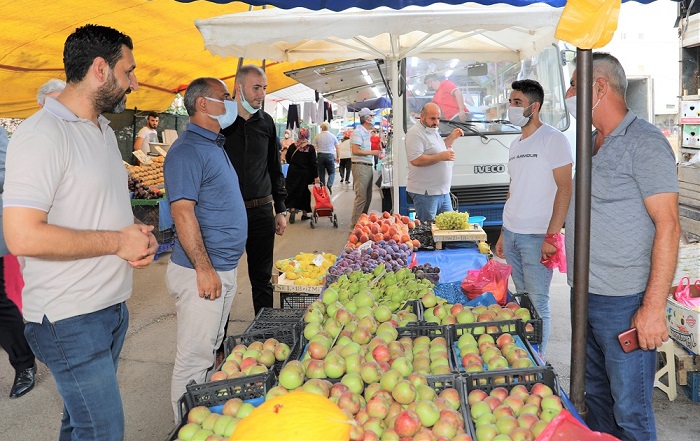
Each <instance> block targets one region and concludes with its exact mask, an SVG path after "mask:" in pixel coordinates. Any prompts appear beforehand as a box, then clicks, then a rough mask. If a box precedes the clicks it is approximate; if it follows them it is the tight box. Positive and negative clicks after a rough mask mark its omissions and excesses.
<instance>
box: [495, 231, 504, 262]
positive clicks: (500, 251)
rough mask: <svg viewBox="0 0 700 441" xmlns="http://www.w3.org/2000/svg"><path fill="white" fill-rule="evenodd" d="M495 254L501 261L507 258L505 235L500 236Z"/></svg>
mask: <svg viewBox="0 0 700 441" xmlns="http://www.w3.org/2000/svg"><path fill="white" fill-rule="evenodd" d="M495 254H496V256H498V257H500V258H501V259H505V258H506V255H505V254H504V253H503V234H501V235H500V236H498V241H497V242H496V251H495Z"/></svg>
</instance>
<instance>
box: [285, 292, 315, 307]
mask: <svg viewBox="0 0 700 441" xmlns="http://www.w3.org/2000/svg"><path fill="white" fill-rule="evenodd" d="M320 296H321V295H320V294H300V293H292V292H281V293H280V308H281V309H301V310H306V309H308V307H309V306H311V304H312V303H313V302H314V300H318V299H319V298H320Z"/></svg>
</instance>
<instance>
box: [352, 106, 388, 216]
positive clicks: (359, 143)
mask: <svg viewBox="0 0 700 441" xmlns="http://www.w3.org/2000/svg"><path fill="white" fill-rule="evenodd" d="M359 115H360V125H359V126H357V128H356V129H355V130H354V131H353V132H352V136H351V137H350V148H351V149H352V183H353V187H354V190H355V205H354V206H353V208H352V224H351V225H352V226H353V227H354V226H355V224H356V223H357V219H359V218H360V214H362V213H367V210H369V205H370V204H371V203H372V177H373V176H374V174H373V173H372V171H373V170H374V159H372V157H373V156H379V154H381V150H372V144H371V143H370V140H369V138H370V136H371V133H370V132H369V131H370V129H371V128H372V126H373V125H374V121H373V119H374V113H373V112H372V111H371V110H369V109H368V108H367V107H363V108H362V109H361V110H360V113H359Z"/></svg>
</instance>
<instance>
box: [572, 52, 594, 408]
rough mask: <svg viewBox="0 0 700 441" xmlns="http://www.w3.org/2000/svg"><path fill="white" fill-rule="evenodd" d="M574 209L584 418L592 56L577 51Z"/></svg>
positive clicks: (575, 311)
mask: <svg viewBox="0 0 700 441" xmlns="http://www.w3.org/2000/svg"><path fill="white" fill-rule="evenodd" d="M576 60H577V62H576V97H577V98H576V115H577V116H578V118H577V119H576V206H575V227H576V235H575V237H574V286H573V293H572V295H573V298H572V302H571V304H572V307H571V308H572V310H571V387H570V395H571V402H572V403H573V405H574V407H575V408H576V410H577V411H578V413H579V414H580V415H581V417H583V418H584V419H585V418H586V416H587V415H588V409H587V408H586V403H585V388H586V338H587V336H586V334H587V329H588V277H589V269H590V244H591V168H592V166H591V164H592V157H593V155H592V152H593V148H592V147H593V145H592V144H593V142H592V133H591V124H592V110H591V102H592V95H593V86H592V84H593V79H592V77H593V53H592V51H591V50H590V49H580V48H577V55H576Z"/></svg>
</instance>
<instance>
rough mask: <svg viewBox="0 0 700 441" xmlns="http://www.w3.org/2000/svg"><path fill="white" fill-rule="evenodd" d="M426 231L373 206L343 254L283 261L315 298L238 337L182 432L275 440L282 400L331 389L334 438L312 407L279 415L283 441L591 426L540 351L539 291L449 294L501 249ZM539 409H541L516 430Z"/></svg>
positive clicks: (483, 435)
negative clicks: (440, 238)
mask: <svg viewBox="0 0 700 441" xmlns="http://www.w3.org/2000/svg"><path fill="white" fill-rule="evenodd" d="M465 216H466V214H465ZM419 227H420V225H419V223H418V225H417V224H416V222H414V221H411V220H410V219H409V218H408V217H405V216H404V217H402V216H398V215H391V214H389V213H370V214H369V215H362V216H361V217H360V219H359V220H358V223H357V224H356V225H355V227H354V229H353V230H352V232H351V233H350V236H349V239H348V242H347V244H346V247H345V249H344V250H343V251H342V252H341V253H340V254H339V255H338V256H337V257H336V256H334V255H330V254H326V253H299V254H297V255H296V256H294V257H290V258H288V259H282V260H279V261H277V262H276V263H275V266H276V268H277V270H278V274H277V277H276V278H274V279H273V282H274V286H275V290H277V291H279V292H280V294H284V295H285V296H288V297H291V298H295V296H298V297H296V299H297V300H300V299H303V303H302V302H300V301H299V302H294V301H293V302H291V303H290V302H287V301H284V302H282V304H281V305H280V306H281V308H279V309H268V308H264V309H263V310H262V311H261V312H260V313H259V314H258V316H257V317H256V318H255V320H254V321H253V323H252V324H251V325H250V327H249V328H248V329H247V331H246V333H244V334H242V335H239V336H231V337H228V338H227V339H226V342H225V348H226V354H225V355H226V359H225V361H224V362H223V363H222V364H221V365H220V366H219V367H218V368H217V370H216V372H215V373H214V374H213V375H212V377H211V381H209V382H207V383H203V384H201V385H197V384H191V385H189V386H188V388H187V393H185V395H184V396H183V397H182V399H181V401H180V408H181V411H182V418H183V421H182V422H181V423H180V424H179V425H178V427H177V428H176V429H175V430H174V431H173V433H172V434H171V435H170V437H169V438H168V439H170V440H176V439H183V440H184V439H198V438H193V437H195V436H197V435H195V434H197V433H199V435H198V436H203V435H204V434H206V435H207V436H209V435H211V434H217V435H219V436H220V437H221V439H228V438H229V437H231V438H230V439H247V437H248V436H251V434H252V433H254V432H253V429H252V427H257V431H255V433H256V434H257V435H256V436H258V435H259V436H274V435H272V434H271V433H268V432H267V431H266V430H263V429H261V427H262V426H261V424H262V422H263V421H265V422H266V424H268V425H269V424H270V423H269V418H272V416H271V415H270V413H269V412H270V410H269V409H270V408H271V407H272V409H273V414H274V408H275V407H274V406H283V407H282V408H284V406H285V405H286V404H287V403H292V402H293V403H295V405H300V403H305V401H304V400H305V399H306V398H305V397H306V396H307V395H309V394H310V395H315V396H318V395H320V396H321V397H323V398H324V399H323V400H320V401H314V403H315V404H314V405H313V406H312V405H311V404H309V406H310V407H309V410H310V411H312V412H313V417H311V416H309V417H308V418H312V419H313V424H312V426H314V427H316V428H319V427H320V428H323V430H322V433H323V434H325V436H326V438H323V435H321V434H315V430H316V429H314V431H310V430H309V429H308V427H307V426H303V427H304V428H303V430H302V431H301V432H297V431H298V430H301V428H300V427H299V426H298V420H299V419H303V418H305V417H304V416H303V413H302V414H294V418H295V419H297V422H296V423H293V422H290V421H287V420H286V419H285V418H282V417H280V418H279V419H278V422H276V423H275V425H274V427H275V431H276V433H277V434H278V435H279V434H280V433H284V435H283V436H279V438H278V439H297V438H295V437H294V434H295V433H300V434H303V435H299V436H302V437H303V438H298V439H317V438H316V436H317V435H318V436H321V437H322V438H323V439H327V436H328V433H329V431H338V433H339V434H340V435H339V437H338V438H337V439H380V438H381V437H382V436H385V437H388V439H393V438H391V437H393V436H396V437H397V438H396V439H398V438H399V437H405V436H410V437H413V436H415V435H416V434H418V433H419V432H422V433H424V434H425V435H426V436H428V435H429V434H430V435H429V436H442V437H444V438H446V439H456V440H466V439H477V440H479V439H491V438H492V437H493V436H495V435H496V434H498V433H501V434H505V433H509V434H511V433H512V434H513V435H514V436H515V438H514V439H518V438H517V437H518V436H521V437H523V438H521V439H534V436H537V435H539V434H541V433H544V431H545V430H550V431H552V430H555V429H554V427H563V426H566V427H567V429H565V430H566V431H567V432H566V433H570V432H569V431H571V430H581V431H587V430H588V429H586V428H585V426H584V425H583V424H582V423H580V422H579V421H578V419H577V418H578V414H577V413H576V411H575V409H573V407H572V406H571V404H570V402H569V401H568V399H567V398H566V395H565V394H564V393H563V391H562V390H561V389H560V387H559V383H558V380H557V376H556V373H555V372H554V370H553V368H552V367H551V366H549V365H547V364H546V363H544V361H543V360H542V359H541V358H540V357H539V355H538V354H537V349H536V347H537V346H536V345H537V344H538V343H539V342H540V341H541V338H542V334H541V327H542V320H541V318H540V317H539V315H538V313H537V311H536V309H535V308H534V306H533V304H532V302H531V301H530V300H529V298H528V297H527V295H517V296H514V297H513V298H511V299H510V301H504V302H503V303H502V304H497V303H495V302H494V301H493V299H494V296H493V295H492V294H491V293H486V294H484V296H480V297H481V298H479V299H478V300H477V302H475V303H470V302H467V301H465V302H464V303H461V302H455V301H450V300H448V299H447V298H446V297H443V296H441V294H440V293H441V289H442V288H444V287H445V286H454V284H455V283H457V285H459V284H460V283H461V281H462V279H464V277H465V273H466V272H468V271H469V270H478V269H480V268H482V267H484V266H485V264H487V263H488V262H489V257H490V254H489V251H490V250H489V249H488V247H484V246H481V247H479V245H478V241H477V242H473V243H471V241H466V242H465V241H463V240H462V241H460V242H456V243H451V244H448V245H447V247H445V248H444V249H442V250H436V249H434V248H435V247H434V246H432V247H431V246H430V245H429V244H425V245H426V246H425V248H428V249H427V250H419V248H421V247H422V246H423V244H421V242H420V240H418V239H416V238H415V237H412V236H411V234H410V233H411V232H412V231H414V232H416V234H418V236H416V237H423V238H424V239H426V238H425V237H424V236H421V234H422V233H420V232H421V231H423V230H421V229H419ZM474 227H475V228H474V230H476V229H477V228H476V227H478V226H474ZM460 228H461V229H464V228H468V226H465V225H462V224H461V225H460ZM443 229H444V228H443ZM431 231H432V229H431ZM370 237H371V238H370ZM426 242H427V241H426ZM433 245H434V243H433ZM436 268H438V270H437V271H435V269H436ZM460 273H461V275H460ZM290 306H291V307H290ZM263 353H264V354H266V355H263ZM382 391H383V392H382ZM531 397H532V398H531ZM314 400H316V398H314ZM496 401H498V403H496ZM510 405H512V406H514V407H512V408H511V407H509V406H510ZM528 405H529V406H530V407H527V408H526V409H527V412H526V413H528V414H530V415H531V416H528V417H527V418H523V420H526V421H524V422H523V423H522V425H523V427H521V428H520V429H517V430H516V428H517V427H519V426H520V422H519V420H518V414H519V413H520V411H521V409H522V408H523V407H524V406H528ZM406 407H408V409H406ZM505 407H507V408H508V409H509V410H499V411H496V410H495V409H496V408H499V409H504V408H505ZM282 408H280V407H277V409H278V412H277V414H275V415H279V413H280V409H282ZM419 408H420V409H421V410H420V411H418V409H419ZM414 409H415V411H414ZM513 409H517V413H516V411H515V410H513ZM327 412H328V413H333V412H340V413H337V414H336V415H338V416H343V418H342V419H343V421H344V422H343V423H342V424H341V425H337V421H329V422H326V421H324V420H323V419H322V415H324V414H326V413H327ZM501 413H503V414H501ZM351 416H352V417H351ZM506 416H507V417H509V418H504V419H503V421H502V422H500V423H499V421H500V420H501V418H502V417H506ZM443 420H444V421H443ZM310 421H311V420H310ZM399 421H401V422H399ZM440 421H442V422H440ZM553 421H554V423H552V422H553ZM482 427H486V428H482ZM574 427H575V429H574ZM344 430H345V431H344ZM556 430H560V429H556ZM369 432H373V433H372V434H370V433H369ZM517 433H521V434H520V435H516V434H517ZM490 436H491V437H490ZM188 437H189V438H188ZM322 438H318V439H322ZM212 439H213V438H212ZM600 439H606V438H600ZM607 439H611V438H607Z"/></svg>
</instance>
